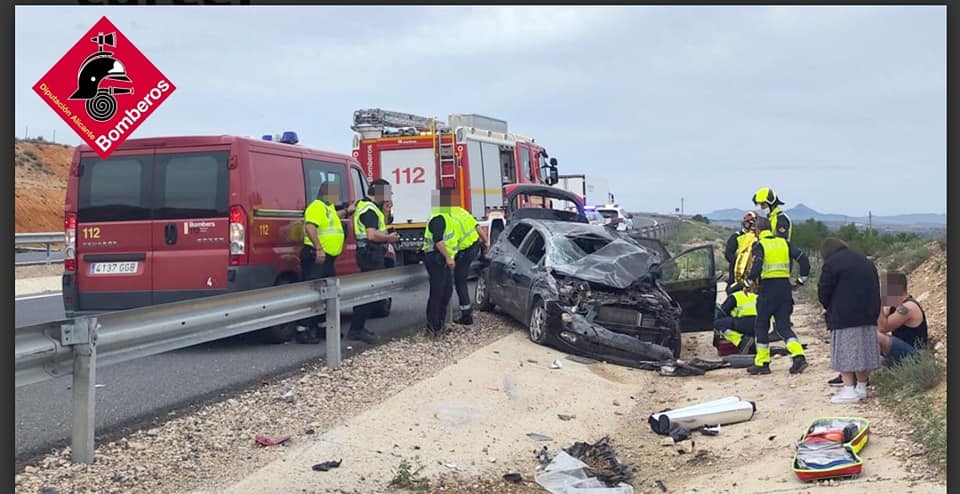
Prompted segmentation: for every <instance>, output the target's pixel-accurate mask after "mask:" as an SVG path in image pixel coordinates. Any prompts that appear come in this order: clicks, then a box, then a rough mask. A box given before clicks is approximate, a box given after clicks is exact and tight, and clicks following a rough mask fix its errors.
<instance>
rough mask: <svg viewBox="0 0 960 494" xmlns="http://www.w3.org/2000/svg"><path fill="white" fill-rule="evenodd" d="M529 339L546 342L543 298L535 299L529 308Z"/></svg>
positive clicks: (540, 342) (545, 311)
mask: <svg viewBox="0 0 960 494" xmlns="http://www.w3.org/2000/svg"><path fill="white" fill-rule="evenodd" d="M527 329H528V333H529V336H530V341H532V342H534V343H539V344H541V345H542V344H544V343H546V342H547V308H546V307H545V306H544V305H543V300H539V299H538V300H537V301H536V302H534V303H533V308H532V309H530V322H529V323H528V324H527Z"/></svg>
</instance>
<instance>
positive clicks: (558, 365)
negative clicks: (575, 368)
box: [550, 360, 563, 369]
mask: <svg viewBox="0 0 960 494" xmlns="http://www.w3.org/2000/svg"><path fill="white" fill-rule="evenodd" d="M550 368H551V369H562V368H563V364H562V363H560V360H554V361H553V363H552V364H550Z"/></svg>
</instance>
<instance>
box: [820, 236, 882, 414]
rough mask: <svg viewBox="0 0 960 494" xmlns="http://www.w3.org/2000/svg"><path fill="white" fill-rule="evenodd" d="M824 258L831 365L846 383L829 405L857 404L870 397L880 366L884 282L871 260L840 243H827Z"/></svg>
mask: <svg viewBox="0 0 960 494" xmlns="http://www.w3.org/2000/svg"><path fill="white" fill-rule="evenodd" d="M820 255H821V257H822V259H823V269H822V271H821V273H820V281H819V284H818V286H817V296H818V298H819V299H820V304H821V305H823V308H824V309H826V319H827V329H829V330H830V364H831V366H832V367H833V370H835V371H838V372H839V373H840V377H841V379H842V381H843V388H842V389H841V390H840V392H839V393H837V394H836V395H834V396H833V398H831V400H830V401H832V402H833V403H838V404H842V403H859V402H860V401H862V400H864V399H865V398H866V397H867V381H868V379H869V377H870V371H872V370H874V369H879V368H880V365H881V357H880V345H879V343H877V318H878V317H879V316H880V277H879V275H878V274H877V268H876V266H874V265H873V263H872V262H871V261H870V260H869V259H867V258H866V257H865V256H864V255H863V254H861V253H859V252H856V251H853V250H850V249H849V248H848V246H847V244H846V243H845V242H844V241H842V240H840V239H836V238H827V239H825V240H824V241H823V244H822V245H821V246H820Z"/></svg>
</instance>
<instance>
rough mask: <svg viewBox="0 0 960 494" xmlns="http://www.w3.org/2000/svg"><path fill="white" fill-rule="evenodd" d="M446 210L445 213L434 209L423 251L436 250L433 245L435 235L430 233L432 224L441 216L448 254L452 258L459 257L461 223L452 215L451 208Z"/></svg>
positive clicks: (428, 222)
mask: <svg viewBox="0 0 960 494" xmlns="http://www.w3.org/2000/svg"><path fill="white" fill-rule="evenodd" d="M445 209H446V210H445V211H441V210H439V209H434V210H433V213H432V214H431V215H430V219H429V220H427V227H426V229H425V231H424V232H423V251H424V252H431V251H433V250H434V248H435V246H434V244H433V233H432V232H431V231H430V222H431V221H432V220H433V219H434V218H436V217H437V216H440V217H442V218H443V244H444V245H446V246H447V252H449V253H450V255H451V256H455V255H457V247H458V246H459V243H460V230H461V227H460V224H459V222H457V220H456V219H454V217H453V215H451V214H450V212H449V208H445Z"/></svg>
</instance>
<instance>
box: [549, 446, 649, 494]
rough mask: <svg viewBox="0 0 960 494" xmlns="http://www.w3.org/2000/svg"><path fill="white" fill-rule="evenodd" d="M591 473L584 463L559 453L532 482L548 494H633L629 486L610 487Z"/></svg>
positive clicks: (565, 453)
mask: <svg viewBox="0 0 960 494" xmlns="http://www.w3.org/2000/svg"><path fill="white" fill-rule="evenodd" d="M591 473H592V471H591V468H590V467H589V466H588V465H587V464H586V463H584V462H582V461H580V460H578V459H576V458H574V457H573V456H570V455H569V454H567V452H566V451H561V452H560V453H559V454H557V457H556V458H554V459H553V461H551V462H550V464H549V465H547V466H546V468H544V469H543V471H542V472H539V473H537V474H536V475H535V476H534V480H536V482H537V484H539V485H540V487H543V488H544V489H546V491H547V492H549V493H550V494H576V493H581V492H589V493H591V494H634V491H633V487H632V486H630V485H629V484H626V483H620V484H619V485H617V486H613V487H611V486H608V485H607V484H606V483H604V482H603V481H601V480H600V479H599V478H597V477H593V476H591Z"/></svg>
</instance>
